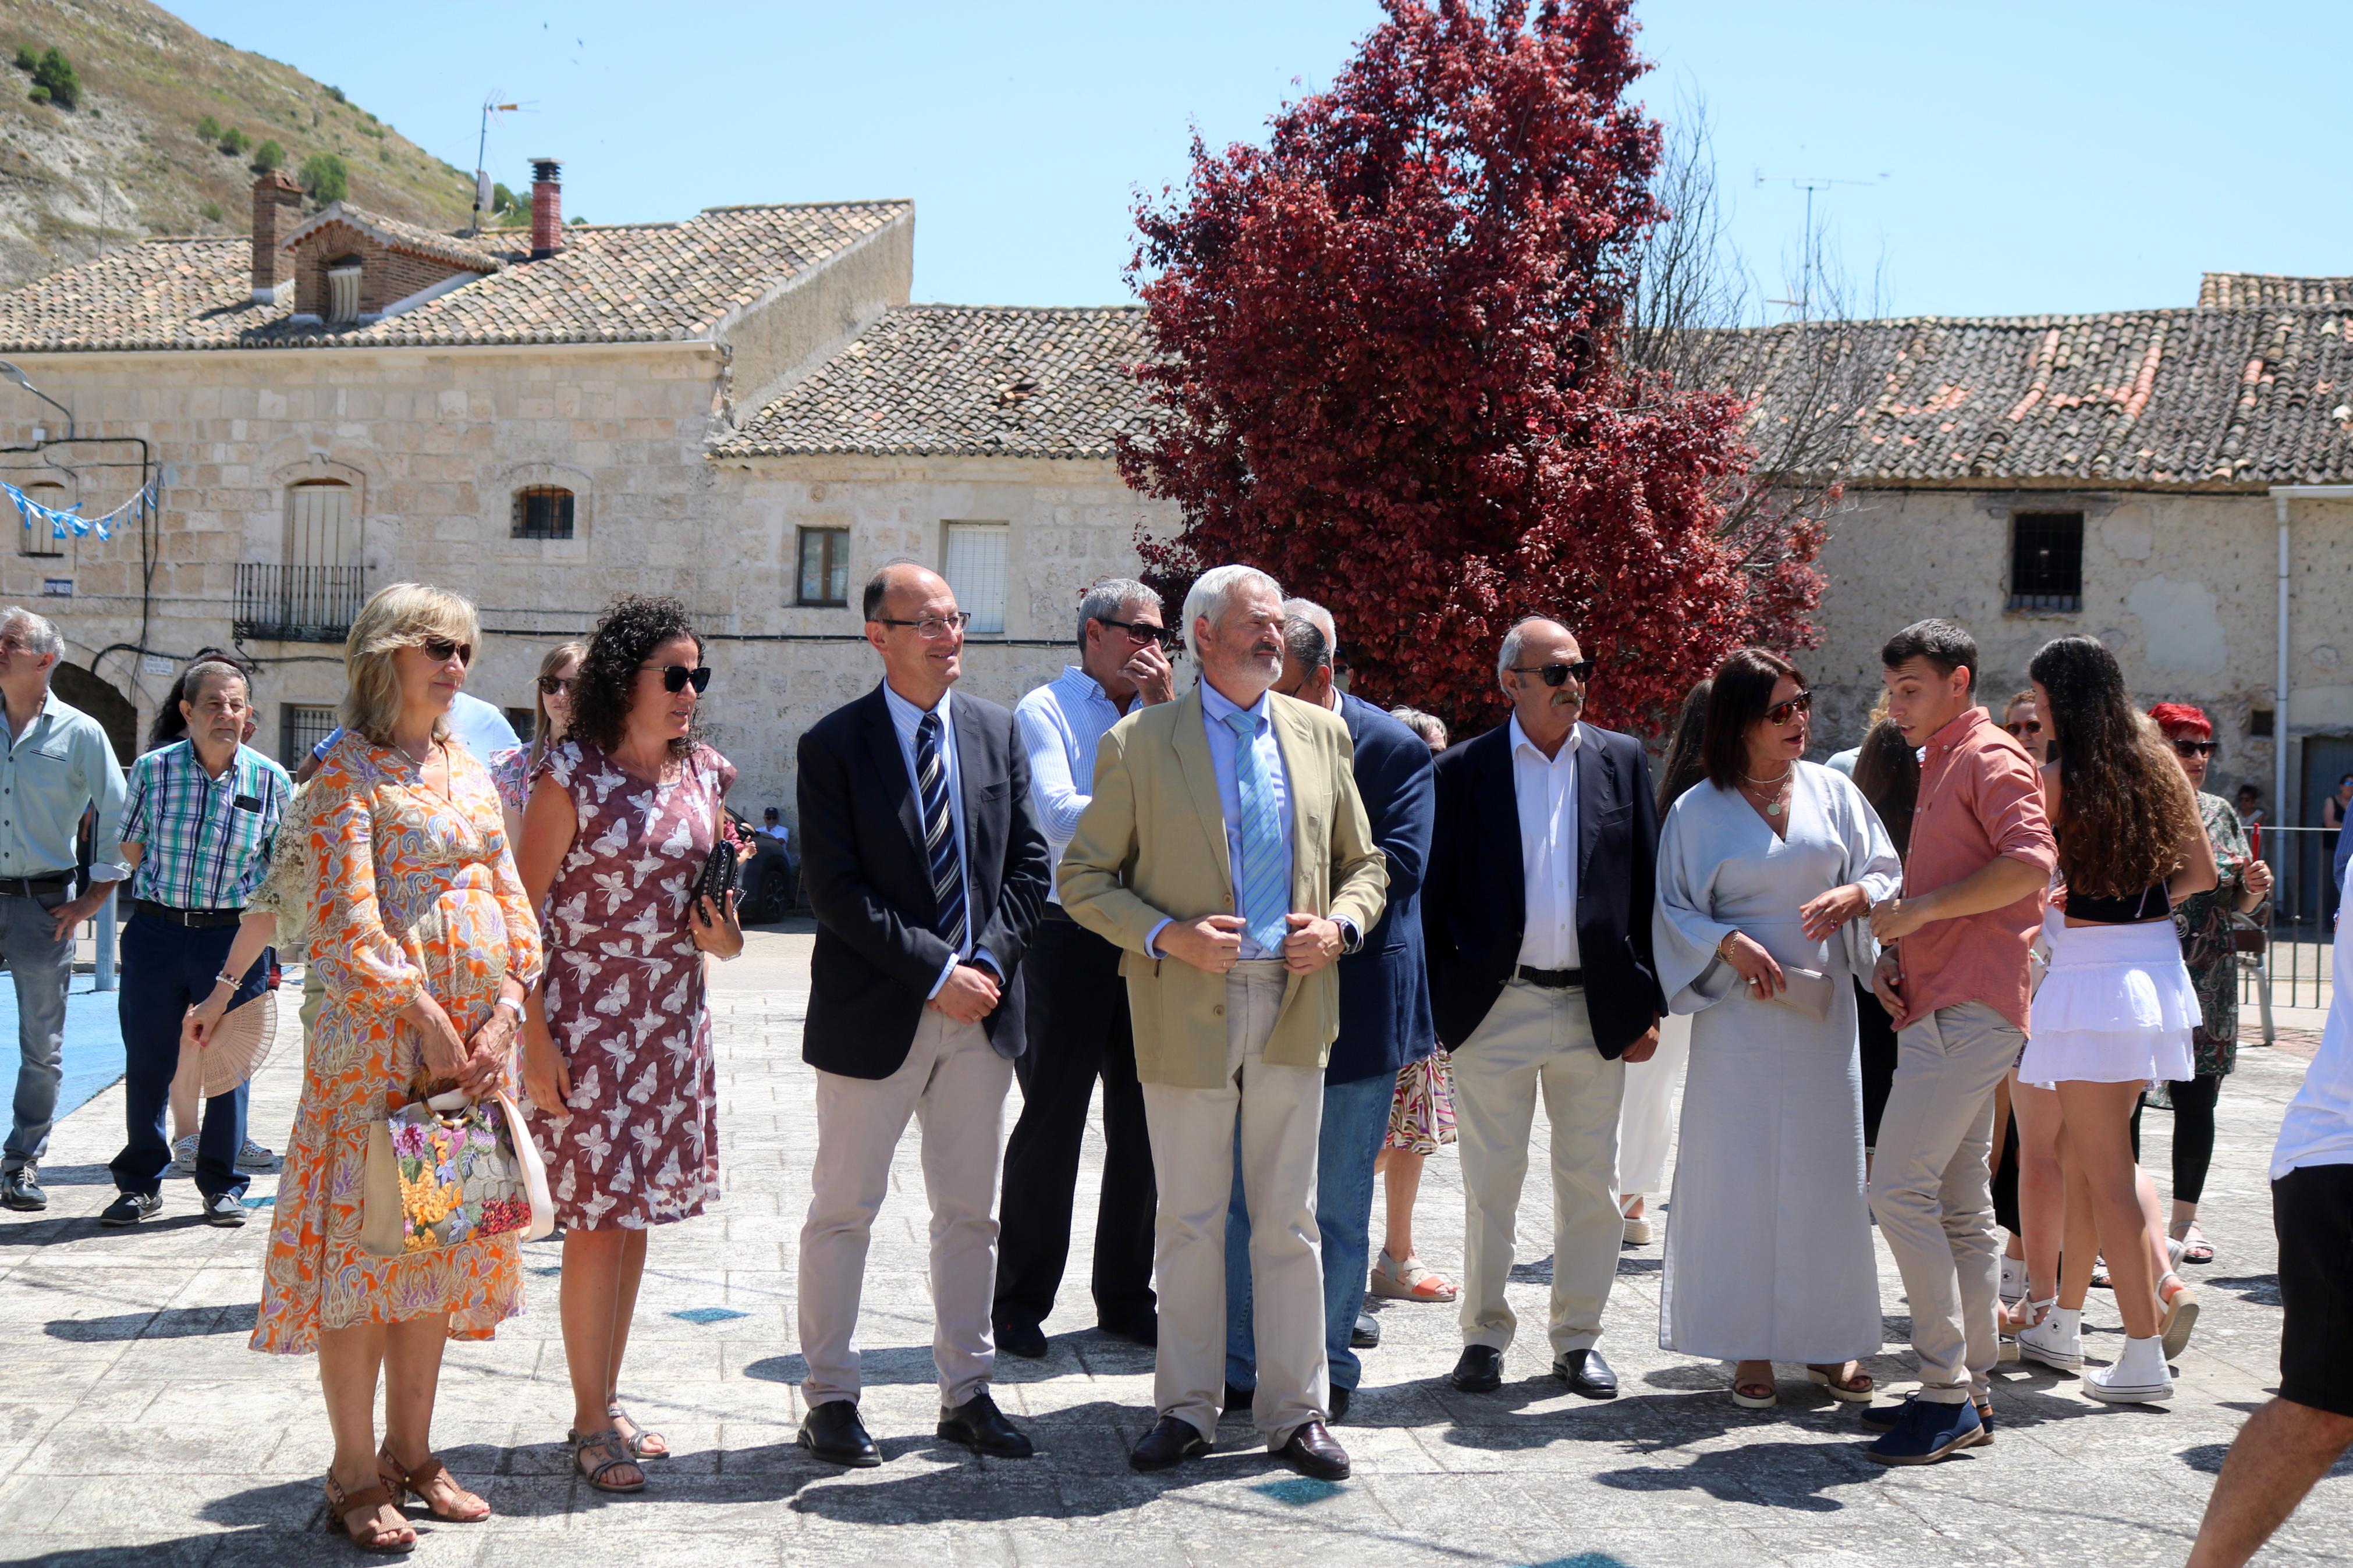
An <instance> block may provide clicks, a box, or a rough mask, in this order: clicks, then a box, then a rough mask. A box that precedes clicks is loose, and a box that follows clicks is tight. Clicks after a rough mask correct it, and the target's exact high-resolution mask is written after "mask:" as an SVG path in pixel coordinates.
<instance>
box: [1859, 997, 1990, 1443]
mask: <svg viewBox="0 0 2353 1568" xmlns="http://www.w3.org/2000/svg"><path fill="white" fill-rule="evenodd" d="M2025 1047H2026V1036H2025V1033H2024V1032H2023V1031H2022V1030H2021V1029H2020V1028H2019V1026H2017V1025H2015V1024H2013V1023H2011V1022H2010V1020H2009V1019H2007V1018H2005V1017H2003V1016H2001V1015H2000V1013H1998V1012H1996V1011H1995V1010H1994V1009H1993V1008H1991V1007H1989V1006H1988V1005H1986V1004H1984V1003H1982V1002H1964V1003H1959V1004H1957V1005H1954V1006H1950V1007H1939V1008H1938V1009H1936V1011H1935V1012H1934V1013H1931V1014H1929V1015H1928V1016H1926V1017H1925V1018H1919V1019H1915V1020H1914V1021H1913V1022H1912V1023H1910V1024H1907V1025H1906V1026H1905V1027H1904V1029H1903V1030H1902V1032H1900V1033H1899V1034H1898V1035H1897V1036H1896V1037H1895V1049H1896V1057H1895V1083H1894V1087H1893V1088H1892V1089H1889V1090H1888V1095H1887V1109H1886V1110H1884V1111H1883V1112H1882V1113H1881V1115H1880V1118H1879V1143H1878V1147H1877V1151H1876V1152H1874V1153H1873V1155H1872V1163H1871V1211H1872V1213H1873V1214H1874V1215H1877V1216H1878V1218H1879V1234H1880V1236H1881V1237H1882V1238H1883V1239H1884V1240H1885V1241H1886V1243H1887V1250H1888V1251H1889V1252H1890V1253H1892V1254H1894V1258H1895V1267H1896V1269H1897V1271H1898V1272H1900V1273H1901V1274H1902V1275H1903V1276H1904V1294H1905V1296H1906V1297H1907V1298H1909V1300H1910V1301H1911V1306H1912V1349H1913V1351H1914V1352H1915V1353H1916V1354H1917V1355H1918V1356H1919V1358H1920V1397H1922V1398H1923V1399H1926V1400H1930V1401H1933V1402H1935V1403H1936V1404H1940V1405H1958V1404H1959V1403H1960V1402H1961V1401H1962V1400H1964V1399H1968V1398H1972V1397H1974V1398H1977V1399H1980V1400H1982V1399H1985V1398H1987V1397H1989V1393H1988V1390H1989V1384H1988V1383H1987V1381H1986V1380H1987V1376H1988V1374H1989V1373H1991V1372H1992V1371H1993V1367H1994V1362H1995V1359H1996V1357H1997V1356H1998V1355H1999V1354H2000V1349H2001V1342H2000V1331H1999V1329H1998V1328H1997V1325H1996V1323H1995V1321H1994V1316H1995V1313H1996V1311H1997V1310H1999V1309H1998V1306H1997V1302H1998V1299H1999V1291H2000V1284H2001V1263H2000V1258H2001V1244H2000V1241H1999V1240H1997V1239H1996V1235H1997V1233H1996V1231H1995V1228H1994V1219H1993V1173H1992V1170H1991V1168H1990V1167H1989V1164H1988V1163H1987V1155H1988V1153H1989V1151H1990V1149H1991V1147H1992V1143H1993V1091H1994V1086H1995V1085H1996V1084H1998V1083H2000V1081H2001V1079H2002V1075H2003V1074H2004V1073H2007V1072H2008V1071H2009V1070H2010V1068H2012V1067H2014V1066H2016V1065H2017V1062H2018V1055H2019V1052H2020V1051H2021V1050H2023V1049H2024V1048H2025Z"/></svg>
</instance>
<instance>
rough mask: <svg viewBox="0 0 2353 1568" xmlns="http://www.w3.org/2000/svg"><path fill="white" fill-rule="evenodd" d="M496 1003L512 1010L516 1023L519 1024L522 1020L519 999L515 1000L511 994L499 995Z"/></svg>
mask: <svg viewBox="0 0 2353 1568" xmlns="http://www.w3.org/2000/svg"><path fill="white" fill-rule="evenodd" d="M498 1005H499V1006H501V1007H505V1008H508V1009H510V1010H512V1012H513V1014H514V1016H515V1022H516V1023H518V1024H520V1023H522V1003H521V1002H520V1001H518V1000H516V999H515V998H514V997H512V996H501V997H500V998H499V1000H498Z"/></svg>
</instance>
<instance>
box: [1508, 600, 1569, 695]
mask: <svg viewBox="0 0 2353 1568" xmlns="http://www.w3.org/2000/svg"><path fill="white" fill-rule="evenodd" d="M1530 626H1559V627H1560V629H1561V630H1563V631H1565V632H1566V631H1568V627H1567V625H1566V624H1565V623H1563V622H1560V621H1556V620H1555V619H1553V618H1552V617H1551V616H1521V617H1520V618H1519V619H1518V620H1516V621H1514V622H1513V623H1512V624H1511V626H1509V627H1508V628H1506V629H1505V631H1504V646H1503V647H1500V648H1497V649H1496V650H1495V679H1497V680H1499V681H1501V682H1503V683H1504V685H1506V686H1509V685H1510V684H1511V683H1512V666H1514V665H1515V664H1517V663H1519V662H1520V648H1521V647H1522V646H1523V645H1524V644H1525V643H1526V641H1527V640H1528V637H1527V631H1528V628H1529V627H1530ZM1569 635H1570V636H1571V637H1574V636H1576V635H1577V634H1576V633H1574V632H1570V633H1569Z"/></svg>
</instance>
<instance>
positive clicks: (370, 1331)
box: [253, 583, 540, 1552]
mask: <svg viewBox="0 0 2353 1568" xmlns="http://www.w3.org/2000/svg"><path fill="white" fill-rule="evenodd" d="M478 635H479V634H478V629H477V622H476V619H475V616H474V609H473V606H472V605H469V604H468V603H467V602H466V601H465V600H463V599H461V598H459V597H458V596H457V595H452V594H448V593H444V592H442V591H441V590H439V589H437V588H429V587H423V586H419V585H417V584H407V583H403V584H395V585H394V586H392V587H389V588H386V589H385V590H384V591H383V592H382V593H380V594H378V595H375V598H373V599H371V600H370V601H369V602H368V604H367V605H366V607H365V608H364V609H363V610H362V611H361V612H360V614H359V616H358V617H357V618H356V619H355V621H354V622H353V626H352V630H351V636H350V637H349V639H348V641H347V642H346V643H345V645H344V661H345V665H346V667H347V669H348V671H349V676H350V681H351V690H350V693H349V695H347V696H346V697H345V698H344V700H343V726H344V729H345V731H347V732H346V733H345V734H344V736H343V739H342V740H341V741H339V742H337V743H336V744H335V747H334V749H333V750H332V751H331V752H328V754H327V760H326V763H325V765H324V766H323V767H322V769H321V770H320V773H319V774H318V776H317V777H316V778H314V779H313V780H312V781H311V785H310V787H309V789H308V790H307V791H306V792H305V796H304V801H303V807H304V811H303V816H304V818H305V820H306V821H307V824H308V831H309V836H310V855H309V857H308V859H309V865H310V868H311V916H312V918H311V945H310V958H311V963H312V964H314V965H315V966H316V967H317V970H318V972H319V975H320V978H321V979H322V982H323V983H324V987H325V993H326V999H325V1004H324V1005H323V1006H322V1008H321V1009H320V1012H319V1015H318V1020H317V1025H316V1027H315V1028H314V1029H313V1030H312V1031H311V1037H310V1043H309V1049H308V1056H307V1060H306V1061H305V1063H304V1073H303V1081H302V1100H301V1109H300V1110H299V1111H298V1112H297V1114H296V1118H295V1123H294V1136H293V1142H292V1145H291V1147H290V1149H289V1150H288V1151H287V1155H286V1167H285V1173H284V1175H283V1176H282V1177H281V1179H280V1184H279V1195H278V1204H277V1209H276V1217H275V1219H274V1221H273V1223H272V1226H271V1234H270V1244H269V1259H268V1262H267V1264H266V1265H265V1277H264V1279H263V1284H262V1294H261V1311H260V1317H259V1321H258V1322H257V1323H256V1324H255V1327H254V1331H253V1346H254V1348H255V1349H256V1350H262V1351H276V1352H290V1353H299V1352H306V1351H310V1350H313V1349H315V1350H316V1351H317V1352H319V1376H320V1382H321V1384H322V1386H323V1388H324V1391H325V1394H326V1403H327V1420H328V1424H329V1426H332V1428H333V1431H334V1439H335V1457H334V1461H333V1464H332V1468H330V1470H329V1472H328V1475H327V1486H326V1489H327V1501H328V1507H329V1509H330V1510H331V1512H332V1516H333V1518H334V1519H335V1520H336V1521H338V1522H340V1523H341V1525H342V1526H343V1530H344V1531H346V1532H348V1533H349V1535H350V1536H351V1538H352V1540H353V1542H354V1543H356V1544H358V1545H360V1546H362V1547H364V1548H366V1549H369V1550H372V1551H379V1552H405V1551H407V1550H409V1549H410V1548H411V1547H413V1546H414V1545H415V1544H416V1539H417V1537H416V1532H415V1531H413V1530H411V1529H410V1528H409V1526H408V1525H407V1523H406V1520H405V1519H404V1518H403V1516H402V1514H401V1512H400V1511H399V1505H400V1503H401V1502H402V1501H403V1500H406V1498H407V1497H408V1496H409V1495H411V1494H414V1495H415V1496H417V1498H418V1499H420V1500H422V1501H423V1502H424V1503H425V1504H426V1506H427V1508H428V1509H429V1510H431V1511H432V1513H433V1515H434V1517H435V1518H437V1519H442V1520H448V1521H477V1520H481V1519H486V1518H488V1517H489V1515H490V1507H489V1505H488V1504H486V1503H484V1502H483V1501H482V1500H481V1499H480V1498H479V1497H476V1496H475V1495H473V1494H472V1493H471V1492H470V1491H468V1490H466V1489H464V1488H462V1487H460V1486H459V1485H458V1483H457V1482H456V1480H455V1479H452V1478H451V1477H450V1475H449V1473H448V1471H447V1470H446V1469H444V1468H442V1467H441V1464H440V1462H439V1461H438V1460H437V1459H435V1458H433V1457H432V1445H431V1443H430V1441H429V1436H430V1428H431V1422H432V1415H433V1394H434V1387H435V1384H436V1382H437V1380H438V1377H439V1374H440V1368H441V1352H442V1348H443V1346H444V1345H445V1344H446V1343H447V1342H448V1341H449V1340H450V1339H488V1338H490V1337H491V1333H492V1331H494V1329H495V1328H496V1326H497V1324H498V1323H499V1322H500V1321H501V1320H502V1319H505V1318H508V1317H511V1316H512V1315H513V1314H515V1313H516V1312H518V1311H521V1310H522V1266H521V1258H520V1254H519V1251H518V1247H517V1240H518V1238H517V1236H516V1234H515V1233H513V1232H509V1233H507V1234H505V1235H501V1236H496V1237H489V1238H486V1239H482V1240H477V1241H469V1242H463V1243H459V1244H457V1245H455V1246H450V1247H439V1248H436V1249H432V1250H427V1251H422V1252H417V1253H411V1254H408V1255H406V1256H403V1257H397V1258H385V1257H379V1256H377V1255H376V1254H375V1253H372V1252H369V1251H367V1250H366V1249H365V1248H364V1247H362V1246H361V1244H360V1224H361V1216H360V1194H361V1190H362V1186H363V1182H364V1175H365V1173H366V1170H367V1147H368V1134H369V1129H370V1127H371V1126H372V1125H373V1124H374V1123H375V1122H377V1121H382V1120H383V1119H384V1118H385V1114H386V1113H387V1112H388V1111H390V1110H396V1109H397V1108H398V1107H400V1106H402V1105H405V1104H406V1103H408V1102H409V1101H411V1100H416V1099H417V1098H419V1097H421V1096H422V1095H423V1094H425V1093H427V1092H428V1089H427V1086H428V1085H431V1086H433V1089H432V1090H431V1091H433V1092H438V1089H440V1088H442V1087H445V1086H446V1085H447V1084H448V1083H449V1082H450V1081H453V1080H454V1081H455V1082H456V1083H457V1085H458V1086H459V1088H460V1089H465V1090H467V1091H468V1092H470V1093H478V1092H482V1091H486V1090H488V1089H493V1088H499V1087H504V1086H506V1085H508V1084H510V1083H511V1082H512V1051H513V1043H514V1037H515V1028H516V1025H517V1023H518V1021H519V1020H520V1019H521V1017H522V998H523V996H524V994H525V993H526V991H527V990H528V988H529V986H530V984H531V982H532V981H533V978H535V976H536V973H537V971H538V968H539V962H540V948H539V929H538V925H537V923H536V921H535V920H534V919H533V913H532V909H531V904H530V900H528V899H526V898H525V897H524V895H523V890H522V881H521V879H519V878H518V877H517V876H516V874H515V865H514V857H513V855H512V852H511V850H510V848H509V847H508V844H507V839H506V830H505V826H504V824H503V822H502V820H501V814H500V809H499V797H498V793H497V790H496V789H495V788H494V786H493V785H492V784H491V775H490V773H489V771H488V769H487V768H486V767H485V766H484V764H483V763H482V762H481V761H480V760H479V759H477V758H475V757H474V756H472V755H471V754H470V753H469V752H467V751H466V750H465V748H464V747H463V746H462V745H460V744H459V743H457V742H454V741H452V740H450V739H449V733H448V710H449V704H450V700H451V699H452V698H453V697H455V696H456V695H457V692H458V689H459V687H461V686H462V685H463V684H464V683H465V679H466V666H467V664H468V662H469V661H470V659H471V658H472V657H473V644H474V641H475V638H476V637H477V636H478ZM379 1369H380V1370H381V1371H382V1373H383V1381H384V1384H385V1438H384V1445H383V1447H382V1448H381V1449H379V1448H378V1447H377V1446H376V1443H375V1391H376V1384H377V1373H378V1372H379Z"/></svg>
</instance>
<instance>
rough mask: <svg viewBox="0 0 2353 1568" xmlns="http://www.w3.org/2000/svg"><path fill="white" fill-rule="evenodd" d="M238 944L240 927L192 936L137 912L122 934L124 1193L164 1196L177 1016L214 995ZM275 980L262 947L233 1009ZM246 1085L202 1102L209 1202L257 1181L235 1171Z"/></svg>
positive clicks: (116, 1170) (201, 1142) (118, 1171)
mask: <svg viewBox="0 0 2353 1568" xmlns="http://www.w3.org/2000/svg"><path fill="white" fill-rule="evenodd" d="M236 940H237V927H235V926H215V927H213V928H211V929H210V930H206V931H190V930H189V929H188V928H186V927H185V926H176V925H174V924H172V923H171V922H170V921H163V920H158V919H156V918H155V917H154V916H153V915H146V914H134V915H132V917H131V919H130V921H129V922H128V923H127V924H125V925H124V926H123V928H122V972H123V974H124V976H125V978H126V979H127V980H128V981H129V982H130V984H126V985H124V986H123V987H122V990H121V995H120V1000H119V1016H120V1017H121V1023H122V1056H123V1072H122V1091H123V1100H122V1110H123V1119H124V1121H125V1123H126V1127H125V1133H126V1136H127V1139H128V1141H127V1142H125V1143H124V1144H123V1146H122V1152H121V1153H120V1154H117V1155H116V1156H115V1157H114V1161H113V1163H112V1164H111V1165H110V1166H109V1167H108V1168H109V1169H110V1170H111V1172H112V1173H113V1176H114V1184H115V1186H116V1187H118V1188H119V1189H121V1191H123V1192H126V1193H144V1194H147V1195H148V1196H149V1197H153V1196H155V1195H157V1194H158V1193H160V1192H161V1191H162V1187H163V1179H164V1167H165V1166H166V1165H168V1164H170V1163H171V1162H172V1146H171V1144H170V1143H169V1142H166V1141H165V1139H164V1108H165V1107H166V1106H167V1105H168V1104H169V1103H170V1100H171V1095H172V1077H173V1075H174V1073H175V1072H176V1071H178V1069H179V1065H180V1020H181V1019H182V1018H184V1017H185V1016H187V1011H188V1009H189V1008H190V1007H192V1006H194V1005H195V1004H197V1003H198V1002H200V1001H202V1000H204V998H206V997H207V996H209V995H211V994H212V992H213V982H214V980H215V978H216V976H218V975H219V973H221V965H222V964H224V963H227V962H228V950H229V945H230V944H231V943H232V942H235V941H236ZM268 982H269V949H267V948H264V949H263V950H262V952H261V956H260V957H259V958H257V959H255V960H254V961H253V965H252V967H251V968H249V969H248V970H247V971H246V973H245V975H244V977H243V983H242V984H239V985H238V986H237V990H236V991H235V992H234V993H232V994H230V997H229V1006H230V1007H231V1008H237V1007H242V1006H244V1005H246V1004H247V1003H248V1002H249V1001H251V1000H252V999H253V998H254V997H256V996H259V994H261V993H262V991H263V990H264V989H266V987H267V985H268ZM247 1089H248V1086H247V1085H245V1084H238V1085H237V1088H236V1089H232V1090H230V1091H229V1092H228V1093H227V1094H216V1095H211V1096H208V1097H207V1098H206V1100H205V1116H204V1124H203V1129H202V1131H200V1132H199V1133H198V1134H197V1137H196V1191H197V1192H198V1193H200V1194H203V1195H204V1196H206V1197H207V1198H211V1197H218V1196H220V1195H221V1194H227V1195H228V1196H230V1197H233V1198H234V1197H242V1196H244V1195H245V1189H246V1187H247V1185H248V1183H249V1182H250V1180H251V1178H249V1177H248V1176H247V1175H246V1174H245V1173H244V1172H242V1171H240V1170H238V1169H237V1151H238V1150H239V1149H240V1148H242V1147H243V1146H244V1144H245V1112H246V1097H247Z"/></svg>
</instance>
